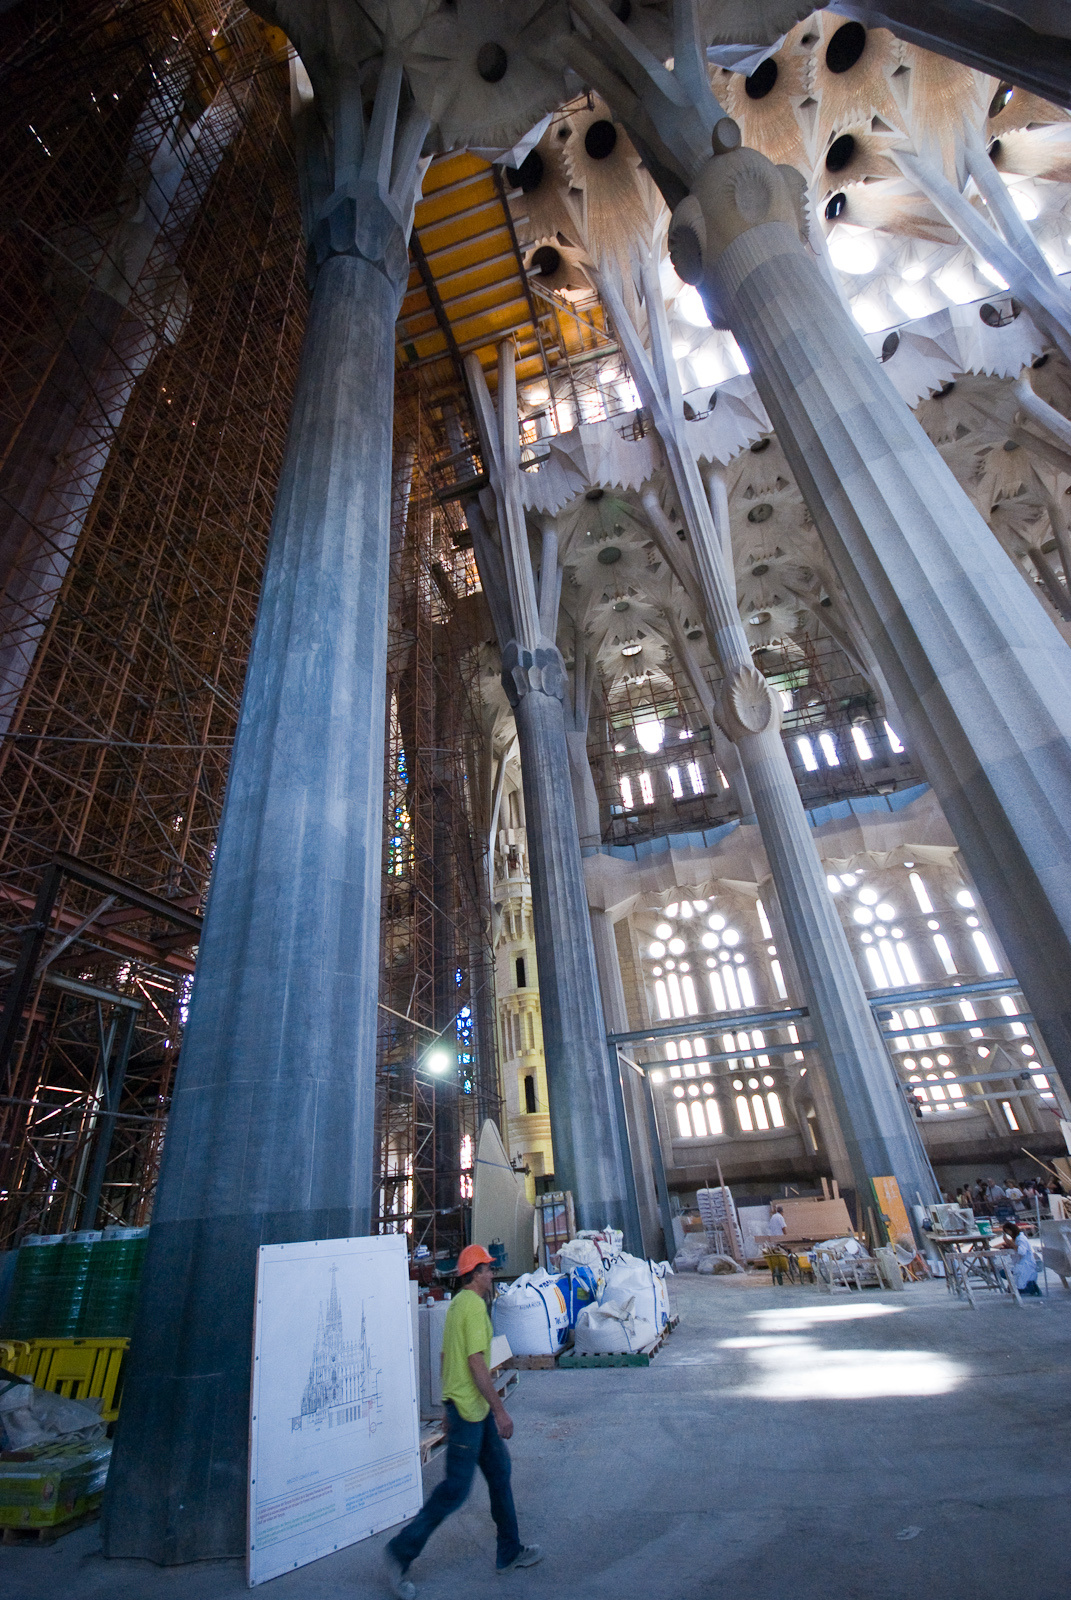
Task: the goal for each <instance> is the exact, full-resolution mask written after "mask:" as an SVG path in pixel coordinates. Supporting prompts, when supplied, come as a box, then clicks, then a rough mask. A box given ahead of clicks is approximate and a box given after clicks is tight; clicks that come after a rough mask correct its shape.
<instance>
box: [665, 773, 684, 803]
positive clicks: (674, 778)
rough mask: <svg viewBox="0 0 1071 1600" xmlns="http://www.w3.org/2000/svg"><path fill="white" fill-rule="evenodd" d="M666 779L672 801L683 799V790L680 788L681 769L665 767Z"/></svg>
mask: <svg viewBox="0 0 1071 1600" xmlns="http://www.w3.org/2000/svg"><path fill="white" fill-rule="evenodd" d="M666 777H667V778H668V779H669V787H670V789H671V790H672V792H673V798H674V800H681V799H683V797H684V790H683V789H682V787H681V769H680V767H667V768H666Z"/></svg>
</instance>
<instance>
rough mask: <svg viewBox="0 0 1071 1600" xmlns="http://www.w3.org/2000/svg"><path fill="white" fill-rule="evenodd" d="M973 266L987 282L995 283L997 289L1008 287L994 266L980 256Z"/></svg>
mask: <svg viewBox="0 0 1071 1600" xmlns="http://www.w3.org/2000/svg"><path fill="white" fill-rule="evenodd" d="M975 266H976V267H977V268H978V271H979V272H980V273H981V274H982V277H983V278H984V279H985V280H986V282H987V283H992V284H995V286H996V287H997V288H998V289H1007V288H1008V287H1009V285H1008V283H1007V282H1006V281H1005V279H1004V278H1002V277H1001V275H1000V273H999V272H998V271H997V269H996V267H991V266H990V265H989V262H988V261H983V260H982V259H981V257H980V256H979V258H978V259H977V260H976V262H975Z"/></svg>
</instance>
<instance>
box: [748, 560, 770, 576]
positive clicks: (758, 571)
mask: <svg viewBox="0 0 1071 1600" xmlns="http://www.w3.org/2000/svg"><path fill="white" fill-rule="evenodd" d="M769 570H770V565H769V562H767V561H760V562H759V564H758V566H757V567H752V569H751V576H752V577H753V578H762V577H765V575H766V573H768V572H769Z"/></svg>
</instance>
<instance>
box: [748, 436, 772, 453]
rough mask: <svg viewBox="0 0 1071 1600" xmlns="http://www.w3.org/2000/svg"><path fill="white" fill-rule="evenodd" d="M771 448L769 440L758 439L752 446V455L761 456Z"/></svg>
mask: <svg viewBox="0 0 1071 1600" xmlns="http://www.w3.org/2000/svg"><path fill="white" fill-rule="evenodd" d="M769 448H770V441H769V439H756V440H755V443H754V444H753V445H752V446H751V454H752V455H753V456H761V455H762V452H763V451H764V450H768V449H769Z"/></svg>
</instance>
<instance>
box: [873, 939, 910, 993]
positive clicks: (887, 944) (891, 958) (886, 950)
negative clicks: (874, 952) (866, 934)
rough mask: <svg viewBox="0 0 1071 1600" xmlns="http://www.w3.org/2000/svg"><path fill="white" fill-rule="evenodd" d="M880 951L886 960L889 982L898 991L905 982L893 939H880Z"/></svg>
mask: <svg viewBox="0 0 1071 1600" xmlns="http://www.w3.org/2000/svg"><path fill="white" fill-rule="evenodd" d="M878 949H879V950H880V951H881V954H882V956H883V958H884V961H885V970H886V971H887V972H888V974H889V982H890V984H891V985H892V987H893V988H894V989H898V988H899V987H900V985H901V983H903V981H904V980H903V978H902V976H901V974H900V962H899V959H898V958H897V954H896V946H895V945H894V944H893V942H892V940H891V939H880V940H879V941H878Z"/></svg>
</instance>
